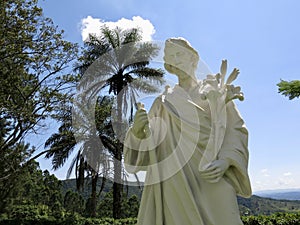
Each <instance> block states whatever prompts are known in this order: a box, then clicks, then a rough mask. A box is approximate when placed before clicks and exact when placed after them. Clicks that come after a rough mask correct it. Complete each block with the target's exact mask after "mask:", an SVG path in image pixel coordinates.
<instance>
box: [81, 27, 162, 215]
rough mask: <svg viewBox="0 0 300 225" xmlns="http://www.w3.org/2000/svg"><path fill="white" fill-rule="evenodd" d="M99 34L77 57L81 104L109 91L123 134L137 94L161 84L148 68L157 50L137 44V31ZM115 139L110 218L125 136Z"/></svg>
mask: <svg viewBox="0 0 300 225" xmlns="http://www.w3.org/2000/svg"><path fill="white" fill-rule="evenodd" d="M100 31H101V34H100V35H98V36H97V35H94V34H90V35H89V38H88V40H86V41H85V48H84V50H83V54H82V56H81V57H79V60H78V63H77V65H76V67H75V70H76V71H78V72H79V73H80V74H81V75H82V78H81V82H80V85H79V88H81V90H82V91H83V92H84V98H83V101H82V102H83V104H85V102H86V99H90V98H92V97H93V95H95V93H97V92H99V91H103V90H105V88H108V90H107V92H105V93H106V94H112V95H114V96H115V98H116V106H115V109H116V110H115V115H116V116H115V119H116V121H115V129H114V131H119V132H120V131H124V128H123V127H124V126H123V125H124V123H125V124H128V121H127V119H128V117H127V116H126V113H127V111H128V109H130V112H131V115H130V116H132V112H133V108H134V105H135V104H136V97H137V94H138V93H139V92H145V93H154V92H156V91H158V89H157V85H159V86H160V85H161V84H162V83H163V74H164V73H163V71H162V70H160V69H153V68H151V67H149V64H150V60H151V58H153V57H154V56H155V55H156V54H157V51H158V48H157V47H156V46H154V45H153V44H151V43H140V41H141V39H142V36H141V32H140V30H139V29H136V28H133V29H129V30H121V29H120V28H115V29H109V28H108V27H106V26H104V27H102V28H101V30H100ZM86 96H87V97H86ZM124 116H125V118H124ZM124 119H125V121H124ZM122 128H123V129H122ZM115 135H116V138H114V139H110V140H109V144H108V145H106V147H107V148H108V150H109V151H110V153H111V154H112V156H113V166H114V171H113V176H114V183H113V199H114V200H113V211H114V213H113V217H114V218H120V216H121V202H122V192H123V178H124V177H122V174H124V170H123V168H122V152H123V144H122V143H123V142H122V136H123V135H124V132H120V133H119V134H118V133H116V134H115ZM106 141H108V139H106ZM106 143H107V142H106Z"/></svg>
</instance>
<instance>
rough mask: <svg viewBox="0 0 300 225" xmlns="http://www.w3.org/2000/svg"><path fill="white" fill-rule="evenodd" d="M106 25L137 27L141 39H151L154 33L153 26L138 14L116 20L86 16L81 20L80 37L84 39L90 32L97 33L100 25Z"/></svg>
mask: <svg viewBox="0 0 300 225" xmlns="http://www.w3.org/2000/svg"><path fill="white" fill-rule="evenodd" d="M103 25H106V26H108V27H109V28H110V29H113V28H116V27H120V28H122V29H130V28H139V29H141V31H142V40H143V41H151V40H152V35H153V34H154V33H155V29H154V26H153V25H152V23H151V22H150V21H149V20H146V19H143V18H142V17H140V16H134V17H132V19H125V18H122V19H120V20H118V21H116V22H112V21H104V20H102V19H100V18H93V17H91V16H87V17H86V18H84V19H82V20H81V37H82V40H83V41H84V40H86V39H87V37H88V35H89V34H90V33H92V34H99V33H100V27H101V26H103Z"/></svg>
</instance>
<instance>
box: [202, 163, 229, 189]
mask: <svg viewBox="0 0 300 225" xmlns="http://www.w3.org/2000/svg"><path fill="white" fill-rule="evenodd" d="M228 168H229V163H228V162H227V161H226V160H224V159H218V160H215V161H213V162H212V163H211V164H210V165H209V167H208V168H207V169H205V170H203V171H200V177H201V178H203V179H205V180H207V181H208V182H210V183H216V182H218V181H219V180H220V179H221V178H222V177H223V175H224V173H225V172H226V170H227V169H228Z"/></svg>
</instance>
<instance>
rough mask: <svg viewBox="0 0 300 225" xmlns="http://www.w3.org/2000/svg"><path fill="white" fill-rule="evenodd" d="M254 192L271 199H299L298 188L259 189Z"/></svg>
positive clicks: (299, 192) (299, 190)
mask: <svg viewBox="0 0 300 225" xmlns="http://www.w3.org/2000/svg"><path fill="white" fill-rule="evenodd" d="M255 194H256V195H258V196H261V197H266V198H273V199H281V200H282V199H284V200H300V189H287V190H270V191H260V192H257V193H255Z"/></svg>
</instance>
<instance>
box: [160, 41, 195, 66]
mask: <svg viewBox="0 0 300 225" xmlns="http://www.w3.org/2000/svg"><path fill="white" fill-rule="evenodd" d="M168 43H169V44H173V45H174V46H180V47H182V48H184V49H187V50H189V51H188V52H189V53H192V54H193V56H194V57H195V60H196V61H197V62H198V61H199V58H200V57H199V54H198V52H197V51H196V50H195V49H194V48H193V47H192V45H191V44H190V43H189V42H188V41H187V40H186V39H184V38H182V37H176V38H169V39H167V40H166V44H168Z"/></svg>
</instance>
